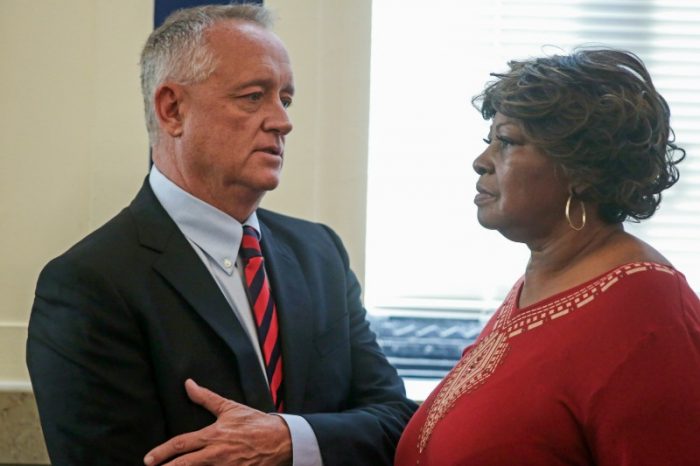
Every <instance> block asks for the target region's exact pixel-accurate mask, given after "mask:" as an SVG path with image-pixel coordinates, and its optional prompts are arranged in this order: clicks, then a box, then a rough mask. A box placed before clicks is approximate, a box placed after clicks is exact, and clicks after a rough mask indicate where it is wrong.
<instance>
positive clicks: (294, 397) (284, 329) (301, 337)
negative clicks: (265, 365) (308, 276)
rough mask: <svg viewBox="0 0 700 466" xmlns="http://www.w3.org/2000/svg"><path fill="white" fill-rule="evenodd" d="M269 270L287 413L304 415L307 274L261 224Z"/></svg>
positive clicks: (308, 336) (308, 305) (308, 339)
mask: <svg viewBox="0 0 700 466" xmlns="http://www.w3.org/2000/svg"><path fill="white" fill-rule="evenodd" d="M260 228H261V230H262V249H263V256H264V257H265V268H266V270H267V273H268V274H269V279H270V286H271V287H272V294H273V296H274V298H275V304H276V305H277V315H278V319H279V326H280V329H281V331H280V335H281V338H282V360H283V368H284V372H283V373H284V403H285V411H287V412H289V413H297V412H300V410H301V408H302V403H303V399H304V391H305V387H306V378H307V374H308V371H309V358H310V350H311V347H312V342H311V337H312V328H313V323H312V322H309V319H310V318H313V316H312V314H311V313H310V312H309V310H310V309H311V299H310V294H309V289H308V287H307V284H306V281H305V280H304V276H305V275H304V271H303V270H302V268H301V265H300V264H299V262H298V261H297V259H296V257H295V256H294V254H293V253H292V251H291V250H290V249H289V247H288V246H287V245H285V244H284V243H282V242H279V241H276V240H275V237H274V234H273V232H272V231H271V230H270V229H269V228H267V226H266V225H264V224H263V223H262V220H261V221H260Z"/></svg>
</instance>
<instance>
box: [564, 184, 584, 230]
mask: <svg viewBox="0 0 700 466" xmlns="http://www.w3.org/2000/svg"><path fill="white" fill-rule="evenodd" d="M573 196H574V193H571V194H569V198H568V199H567V200H566V208H565V209H564V215H565V216H566V221H567V222H569V226H570V227H571V228H572V229H574V230H576V231H581V230H583V227H585V226H586V205H585V204H584V203H583V201H581V200H579V203H580V204H581V212H583V214H582V215H581V225H579V226H578V227H577V226H574V224H573V222H572V221H571V216H570V215H569V208H570V207H571V198H572V197H573Z"/></svg>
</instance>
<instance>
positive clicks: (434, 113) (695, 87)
mask: <svg viewBox="0 0 700 466" xmlns="http://www.w3.org/2000/svg"><path fill="white" fill-rule="evenodd" d="M372 23H373V24H372V62H371V97H370V143H369V188H368V190H369V191H368V215H367V277H366V303H367V306H368V308H369V309H370V312H373V313H382V312H383V311H390V312H394V311H395V310H411V309H422V310H431V311H433V312H441V311H444V312H451V311H461V312H469V313H472V314H474V315H488V314H489V313H490V312H491V311H493V310H494V309H495V308H496V307H497V306H498V305H499V304H500V302H501V300H502V299H503V297H504V296H505V294H506V293H507V291H508V290H509V288H510V286H511V285H512V284H513V283H514V281H515V280H516V279H517V278H518V277H519V276H520V275H521V274H522V272H523V271H524V267H525V264H526V261H527V257H528V251H527V248H526V247H525V246H524V245H522V244H516V243H512V242H510V241H508V240H506V239H505V238H503V237H501V236H500V234H499V233H497V232H494V231H487V230H484V229H483V228H482V227H481V226H480V225H479V224H478V223H477V221H476V210H475V207H474V205H473V203H472V199H473V197H474V194H475V188H474V185H475V182H476V175H475V174H474V172H473V170H472V168H471V163H472V161H473V159H474V157H475V156H476V155H478V154H479V153H480V152H481V151H482V150H483V142H482V138H483V137H484V136H485V135H486V134H487V133H488V125H489V122H485V121H483V120H482V119H481V117H480V115H479V114H478V112H477V111H476V110H475V109H474V108H473V107H472V106H471V103H470V100H471V97H472V96H473V95H474V94H476V93H478V92H479V91H480V90H481V89H482V88H483V86H484V83H485V82H486V81H488V80H489V79H491V78H490V76H489V73H490V72H493V71H499V70H505V69H506V62H507V61H508V60H509V59H512V58H527V57H530V56H540V55H542V54H545V53H556V52H557V51H561V50H563V51H564V52H568V51H570V50H571V48H573V47H574V46H577V45H582V44H587V45H608V46H613V47H618V48H623V49H628V50H631V51H633V52H635V53H637V54H638V55H639V56H640V57H641V58H642V59H643V60H644V61H645V63H646V65H647V66H648V68H649V70H650V73H651V75H652V77H653V78H654V80H655V84H656V85H657V87H658V88H659V89H660V91H661V93H662V94H663V95H664V97H665V98H666V99H667V100H668V102H669V105H670V106H671V111H672V126H673V128H674V130H675V131H676V136H677V141H678V143H679V144H680V145H681V146H682V147H684V148H685V149H686V151H687V153H688V155H687V157H686V160H685V161H684V162H683V163H682V164H681V165H679V168H680V172H681V179H680V181H679V183H678V184H676V186H674V187H673V188H671V189H670V190H669V191H667V192H666V194H664V198H663V202H662V204H661V208H660V210H659V212H657V214H656V215H655V216H654V217H652V218H651V219H650V220H647V221H644V222H642V223H641V224H630V223H628V224H627V225H626V228H628V230H629V231H631V232H633V233H634V234H636V235H638V236H640V237H642V238H643V239H645V240H647V241H649V242H650V243H651V244H652V245H654V246H655V247H656V248H657V249H659V250H660V251H661V252H662V253H663V254H665V255H666V256H667V257H668V258H669V260H671V261H672V262H673V263H674V264H675V265H676V267H677V268H678V269H679V270H681V271H682V272H684V273H685V275H686V277H687V278H688V280H689V282H690V283H691V286H693V287H694V289H696V290H700V157H698V155H697V154H698V152H699V150H700V131H698V128H700V80H698V79H697V76H699V75H700V2H695V1H682V0H676V1H673V0H668V1H661V0H658V1H653V0H646V1H642V0H581V1H574V0H540V1H525V0H501V1H494V2H480V3H479V4H474V3H471V2H464V1H463V0H433V1H431V2H425V1H418V0H410V1H409V0H374V2H373V12H372Z"/></svg>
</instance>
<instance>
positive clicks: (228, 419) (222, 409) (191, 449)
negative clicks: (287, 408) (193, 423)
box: [144, 379, 292, 466]
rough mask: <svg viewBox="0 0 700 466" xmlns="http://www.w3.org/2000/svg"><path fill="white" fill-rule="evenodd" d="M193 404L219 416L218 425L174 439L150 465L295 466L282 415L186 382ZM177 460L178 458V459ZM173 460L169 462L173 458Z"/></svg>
mask: <svg viewBox="0 0 700 466" xmlns="http://www.w3.org/2000/svg"><path fill="white" fill-rule="evenodd" d="M185 390H187V395H188V396H189V397H190V399H191V400H192V401H194V402H195V403H197V404H198V405H200V406H202V407H204V408H206V409H207V410H208V411H209V412H211V413H212V414H214V415H215V416H216V422H215V423H214V424H212V425H210V426H207V427H205V428H204V429H201V430H198V431H196V432H189V433H187V434H182V435H178V436H177V437H173V438H171V439H170V440H168V441H167V442H165V443H163V444H161V445H159V446H157V447H156V448H154V449H153V450H151V451H150V452H148V454H146V457H145V458H144V464H146V465H147V466H156V465H162V464H166V465H167V466H185V465H186V466H198V465H201V466H203V465H217V466H219V465H222V466H225V465H265V466H279V465H291V464H292V440H291V436H290V433H289V428H288V427H287V424H286V422H284V419H282V418H281V417H280V416H276V415H274V414H265V413H263V412H261V411H257V410H255V409H252V408H249V407H247V406H244V405H242V404H240V403H236V402H235V401H231V400H227V399H226V398H223V397H221V396H219V395H217V394H216V393H214V392H212V391H210V390H207V389H206V388H204V387H200V386H199V385H197V384H196V383H195V382H194V381H193V380H192V379H187V381H186V382H185ZM175 457H176V458H175ZM171 458H173V459H172V461H170V462H168V463H165V462H166V461H168V460H169V459H171Z"/></svg>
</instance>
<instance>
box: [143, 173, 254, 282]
mask: <svg viewBox="0 0 700 466" xmlns="http://www.w3.org/2000/svg"><path fill="white" fill-rule="evenodd" d="M148 181H149V183H150V185H151V189H153V192H154V194H155V195H156V198H157V199H158V201H160V203H161V204H162V205H163V208H164V209H165V211H166V212H167V213H168V215H170V217H171V218H172V219H173V220H174V221H175V224H176V225H177V226H178V228H179V229H180V231H182V233H183V234H184V235H185V237H186V238H187V239H188V240H190V241H191V242H193V243H195V244H196V245H197V246H199V247H200V248H201V249H202V250H203V251H204V252H205V253H206V254H207V255H208V256H209V257H210V258H211V259H212V260H213V261H214V262H216V264H217V265H218V266H219V267H221V269H222V270H224V271H225V272H226V273H228V274H231V273H233V266H234V265H235V263H236V258H237V256H238V249H239V248H240V246H241V238H242V237H243V225H250V226H251V227H253V228H255V230H256V231H257V232H258V233H259V234H261V231H260V223H259V222H258V217H257V215H256V214H255V212H253V213H252V214H251V215H250V217H248V218H247V219H246V221H245V222H244V223H243V224H241V223H240V222H239V221H238V220H236V219H235V218H233V217H231V216H230V215H228V214H227V213H225V212H223V211H221V210H219V209H217V208H216V207H214V206H212V205H211V204H207V203H206V202H204V201H202V200H201V199H198V198H196V197H194V196H193V195H191V194H190V193H188V192H187V191H185V190H184V189H182V188H180V187H179V186H178V185H176V184H175V183H173V182H172V181H170V180H169V179H168V178H166V177H165V175H163V174H162V173H161V172H160V170H158V168H157V167H156V166H155V165H153V167H152V168H151V173H150V174H149V176H148Z"/></svg>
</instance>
